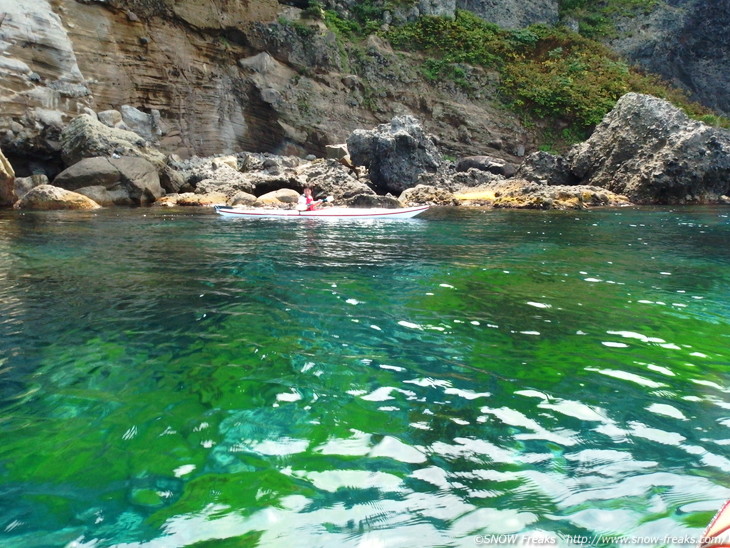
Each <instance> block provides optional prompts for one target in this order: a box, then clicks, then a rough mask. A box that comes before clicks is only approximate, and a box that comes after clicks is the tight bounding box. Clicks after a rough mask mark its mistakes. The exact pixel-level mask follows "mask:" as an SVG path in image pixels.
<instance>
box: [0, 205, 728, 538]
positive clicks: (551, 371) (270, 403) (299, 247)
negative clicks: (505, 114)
mask: <svg viewBox="0 0 730 548" xmlns="http://www.w3.org/2000/svg"><path fill="white" fill-rule="evenodd" d="M728 244H730V209H727V208H725V209H721V208H703V209H676V210H668V209H619V210H598V211H591V212H579V213H576V212H515V211H478V210H477V211H472V210H458V209H456V210H454V209H451V210H449V209H443V210H435V211H434V210H432V211H429V212H428V213H427V214H426V215H424V216H422V218H416V219H413V220H409V221H390V222H382V221H381V222H360V223H353V222H350V223H346V222H342V223H340V222H332V221H322V220H301V219H300V220H289V221H286V220H284V221H282V220H265V219H257V220H245V219H231V220H228V219H223V218H219V217H216V216H214V215H211V214H207V213H204V212H201V211H193V212H191V211H173V212H170V210H162V209H160V210H157V209H146V210H144V209H137V210H122V209H110V210H102V211H101V212H98V213H75V212H62V213H23V214H20V213H18V212H10V211H4V212H0V303H1V304H2V312H1V316H0V398H1V399H0V435H1V438H0V546H3V547H5V546H7V547H41V546H43V547H46V546H69V547H104V546H123V547H132V546H135V547H136V546H145V547H148V546H149V547H177V546H198V547H210V546H219V547H224V548H225V547H248V546H306V547H315V546H323V547H330V546H332V547H341V546H342V547H410V546H419V547H427V546H433V547H436V546H439V547H442V546H475V545H479V544H480V543H483V542H484V541H485V539H489V538H490V537H489V535H500V534H505V535H507V534H512V533H515V534H520V535H523V537H521V538H522V539H523V541H524V538H527V537H529V538H532V539H538V540H539V539H543V540H547V541H550V542H557V544H561V545H565V546H570V545H575V541H576V539H577V538H578V536H579V535H585V536H586V537H587V538H592V537H593V536H595V535H623V536H627V537H632V538H638V537H656V538H662V539H663V538H665V537H667V536H670V537H671V536H694V537H698V536H699V535H700V534H701V532H702V529H703V528H704V526H705V524H706V523H707V521H708V520H709V519H710V518H711V517H712V514H713V513H714V511H715V510H716V509H717V508H718V507H719V505H720V504H721V503H722V502H723V501H724V500H725V499H726V498H728V497H730V291H729V290H728V288H729V287H730V245H728ZM601 542H603V541H601ZM589 544H590V543H589ZM593 544H599V542H598V541H593ZM608 544H611V543H610V542H609V543H608ZM608 544H601V545H608ZM653 544H654V545H667V546H668V545H671V542H665V541H657V542H655V543H653ZM512 545H514V541H513V542H512ZM523 545H524V542H523ZM583 545H585V542H584V543H583Z"/></svg>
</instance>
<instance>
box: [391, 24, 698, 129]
mask: <svg viewBox="0 0 730 548" xmlns="http://www.w3.org/2000/svg"><path fill="white" fill-rule="evenodd" d="M386 37H387V38H388V39H389V40H390V42H391V43H392V44H393V45H394V46H395V47H399V48H416V49H419V50H421V51H423V52H424V53H426V54H427V55H429V56H433V57H435V58H438V59H439V60H441V61H442V66H443V67H444V73H443V74H444V76H445V75H446V74H447V71H446V68H447V67H448V66H449V65H453V64H458V63H468V64H473V65H480V66H483V67H485V68H488V69H493V70H495V71H497V72H498V73H499V75H500V81H501V86H500V91H501V93H502V100H503V101H504V103H505V104H506V105H507V106H509V107H510V108H512V109H514V110H515V111H517V112H527V113H529V114H530V115H532V116H533V117H535V118H537V119H547V120H555V121H560V122H562V124H563V125H566V126H567V129H566V130H565V131H564V135H563V136H564V137H565V139H566V140H568V141H570V140H579V139H582V138H583V137H584V136H585V135H586V133H587V132H588V131H589V130H591V129H592V128H593V127H594V126H595V125H596V124H598V123H599V122H600V121H601V119H602V118H603V116H604V115H605V114H606V113H607V112H608V111H609V110H611V108H613V106H614V104H615V103H616V101H617V100H618V99H619V97H621V96H622V95H624V94H625V93H627V92H630V91H635V92H639V93H648V94H651V95H655V96H657V97H662V98H665V99H667V100H669V101H671V102H673V103H674V104H676V105H678V106H680V107H682V108H684V109H685V110H686V111H687V112H688V113H689V114H690V115H693V116H702V115H708V114H710V113H709V111H708V110H707V109H705V108H703V107H702V106H700V105H697V104H695V103H691V102H690V101H689V100H688V99H687V97H686V95H685V94H684V93H683V92H682V91H680V90H677V89H675V88H672V87H671V86H669V85H668V84H666V83H664V82H662V81H661V80H660V79H659V78H657V77H654V76H651V75H646V74H643V73H641V72H639V71H637V70H636V69H633V68H631V67H629V66H628V65H627V64H626V63H625V62H623V61H622V60H621V59H619V58H618V57H617V56H616V55H615V54H613V53H612V52H611V51H610V50H609V49H608V48H607V47H605V46H603V45H602V44H600V43H599V42H596V41H595V40H592V39H589V38H586V37H584V36H582V35H580V34H577V33H575V32H572V31H570V30H568V29H567V28H565V27H548V26H545V25H533V26H530V27H528V28H524V29H519V30H506V29H501V28H499V27H497V26H496V25H493V24H491V23H488V22H486V21H484V20H482V19H480V18H479V17H477V16H475V15H473V14H472V13H469V12H466V11H457V13H456V17H455V18H454V19H447V18H443V17H422V18H420V19H419V20H418V21H416V22H414V23H410V24H407V25H405V26H402V27H396V28H393V29H391V30H390V31H388V32H387V33H386ZM431 66H433V63H431Z"/></svg>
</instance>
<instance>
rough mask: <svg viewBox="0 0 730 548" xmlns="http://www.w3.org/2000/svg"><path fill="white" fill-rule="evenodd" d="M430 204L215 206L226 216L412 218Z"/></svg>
mask: <svg viewBox="0 0 730 548" xmlns="http://www.w3.org/2000/svg"><path fill="white" fill-rule="evenodd" d="M428 207H429V206H418V207H401V208H398V209H386V208H381V207H372V208H354V207H324V208H322V209H315V210H314V211H298V210H296V209H261V208H259V209H239V208H236V207H227V206H215V211H216V213H218V214H219V215H223V216H224V217H239V218H241V217H244V218H267V219H304V218H314V219H410V218H411V217H415V216H416V215H418V214H419V213H423V212H424V211H426V210H427V209H428Z"/></svg>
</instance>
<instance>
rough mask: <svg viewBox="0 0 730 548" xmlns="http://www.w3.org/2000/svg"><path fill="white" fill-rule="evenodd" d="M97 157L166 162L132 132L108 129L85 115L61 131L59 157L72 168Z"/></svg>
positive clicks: (159, 153)
mask: <svg viewBox="0 0 730 548" xmlns="http://www.w3.org/2000/svg"><path fill="white" fill-rule="evenodd" d="M97 156H138V157H140V158H144V159H145V160H147V161H148V162H151V163H153V164H154V165H156V166H158V167H162V166H163V165H164V163H165V156H164V155H163V154H162V153H161V152H159V151H157V150H155V149H153V148H151V147H150V146H149V145H148V143H147V141H145V139H143V138H142V137H140V136H139V135H137V134H136V133H134V132H133V131H126V130H123V129H118V128H113V127H109V126H107V125H105V124H103V123H102V122H100V121H99V120H98V119H96V118H94V117H92V116H90V115H88V114H82V115H81V116H77V117H76V118H74V120H73V121H72V122H71V123H70V124H69V125H68V126H66V127H65V128H64V130H63V131H62V132H61V158H62V159H63V161H64V163H65V164H66V165H67V166H71V165H73V164H75V163H77V162H79V161H80V160H83V159H84V158H94V157H97Z"/></svg>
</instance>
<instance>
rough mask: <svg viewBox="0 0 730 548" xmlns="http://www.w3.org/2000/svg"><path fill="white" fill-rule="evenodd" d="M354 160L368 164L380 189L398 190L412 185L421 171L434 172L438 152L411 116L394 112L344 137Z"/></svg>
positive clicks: (387, 190)
mask: <svg viewBox="0 0 730 548" xmlns="http://www.w3.org/2000/svg"><path fill="white" fill-rule="evenodd" d="M347 149H348V150H349V151H350V158H351V159H352V162H353V164H355V165H362V166H365V167H367V168H368V171H369V175H370V180H371V181H372V182H373V184H374V185H375V186H376V187H378V188H379V189H380V190H382V191H385V192H393V193H395V194H400V193H401V192H403V191H404V190H405V189H407V188H410V187H412V186H415V184H417V181H418V176H419V175H420V174H421V173H424V172H425V173H435V172H436V171H437V170H438V168H439V167H440V166H441V155H440V154H439V151H438V150H437V149H436V145H435V144H434V142H433V140H432V139H431V138H430V137H429V136H428V135H426V133H425V132H424V130H423V128H422V127H421V124H420V122H419V121H418V120H416V119H415V118H414V117H413V116H396V117H395V118H393V119H392V120H391V122H390V123H389V124H382V125H379V126H378V127H376V128H375V129H373V130H362V129H358V130H355V131H354V132H353V133H352V134H351V135H350V137H348V139H347Z"/></svg>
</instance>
